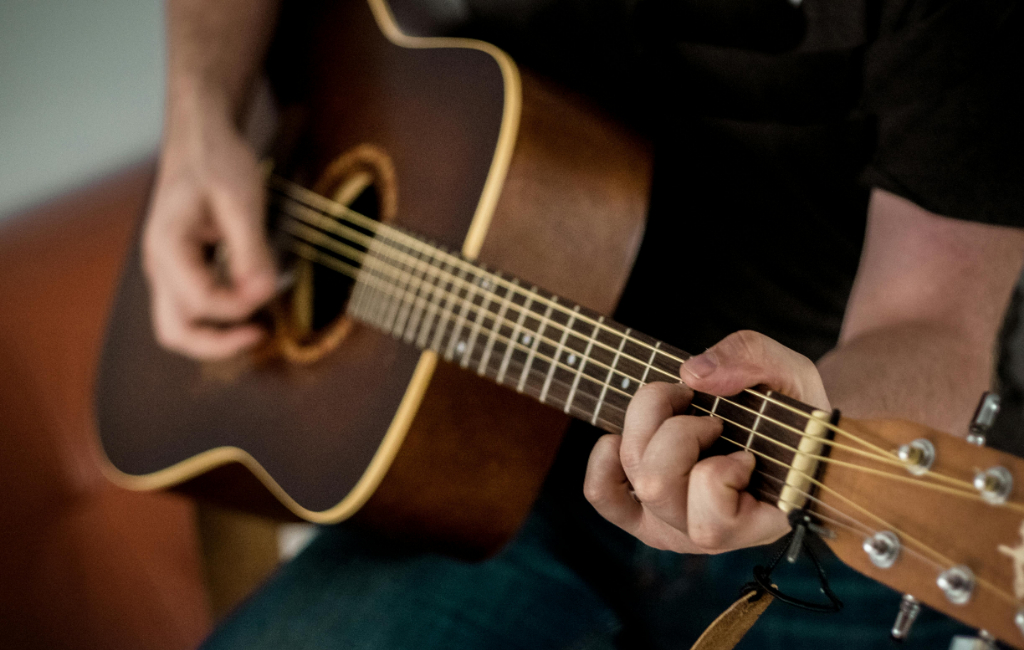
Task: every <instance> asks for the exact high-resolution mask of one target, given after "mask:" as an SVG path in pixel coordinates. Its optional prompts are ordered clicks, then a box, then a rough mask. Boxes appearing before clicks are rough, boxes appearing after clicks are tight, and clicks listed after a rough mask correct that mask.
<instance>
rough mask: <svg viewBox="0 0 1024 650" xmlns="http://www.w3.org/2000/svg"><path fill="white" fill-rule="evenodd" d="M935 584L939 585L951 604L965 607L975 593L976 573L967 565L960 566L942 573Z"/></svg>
mask: <svg viewBox="0 0 1024 650" xmlns="http://www.w3.org/2000/svg"><path fill="white" fill-rule="evenodd" d="M935 584H937V585H939V589H941V590H942V592H943V593H944V594H946V598H947V599H949V602H951V603H953V604H954V605H965V604H967V602H968V601H969V600H970V599H971V595H972V594H973V593H974V584H975V580H974V572H973V571H971V569H970V567H968V566H967V565H964V564H958V565H957V566H955V567H952V568H950V569H946V570H945V571H943V572H942V573H940V574H939V578H938V580H936V581H935Z"/></svg>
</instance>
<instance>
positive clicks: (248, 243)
mask: <svg viewBox="0 0 1024 650" xmlns="http://www.w3.org/2000/svg"><path fill="white" fill-rule="evenodd" d="M218 190H219V191H218ZM212 194H213V195H212V197H211V199H212V203H213V206H212V207H213V211H214V214H215V215H216V216H217V217H219V219H218V221H219V222H220V226H221V231H222V233H223V236H224V240H223V242H222V244H223V245H224V246H225V249H226V251H225V252H226V253H227V256H228V258H227V259H228V268H229V273H230V277H231V283H232V287H233V289H234V290H235V291H237V292H239V294H240V295H241V296H245V297H246V298H247V299H248V301H251V302H252V303H254V304H262V303H264V302H266V301H267V300H269V299H270V298H271V297H272V296H273V294H274V291H275V289H276V284H277V281H276V275H277V270H276V263H275V261H274V256H273V253H272V252H271V250H270V245H269V242H268V241H267V235H266V227H265V226H264V222H263V213H264V210H265V207H264V197H263V192H262V186H261V184H260V182H259V181H258V180H256V182H253V183H239V184H237V185H234V186H233V187H229V188H217V190H215V191H214V192H213V193H212Z"/></svg>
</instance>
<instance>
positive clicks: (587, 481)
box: [583, 434, 643, 534]
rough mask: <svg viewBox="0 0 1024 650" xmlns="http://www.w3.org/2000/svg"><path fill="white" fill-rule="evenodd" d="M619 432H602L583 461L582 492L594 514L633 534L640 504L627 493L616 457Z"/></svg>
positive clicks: (627, 485)
mask: <svg viewBox="0 0 1024 650" xmlns="http://www.w3.org/2000/svg"><path fill="white" fill-rule="evenodd" d="M621 443H622V436H617V435H611V434H609V435H605V436H601V438H600V439H599V440H598V441H597V444H596V445H594V449H593V450H592V451H591V452H590V459H589V460H588V461H587V475H586V478H584V480H583V494H584V496H585V497H586V498H587V501H589V502H590V504H591V505H592V506H594V509H595V510H597V512H598V514H600V515H601V516H602V517H604V518H605V519H607V520H608V521H610V522H612V523H613V524H615V525H616V526H618V527H619V528H622V529H623V530H625V531H626V532H628V533H633V534H635V531H636V530H637V527H638V525H639V524H640V520H641V518H642V516H643V506H641V505H640V503H638V502H637V501H636V499H634V498H633V495H632V494H630V484H629V481H628V480H627V479H626V473H625V472H624V471H623V469H622V463H621V462H620V460H619V450H620V445H621Z"/></svg>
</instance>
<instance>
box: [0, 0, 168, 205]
mask: <svg viewBox="0 0 1024 650" xmlns="http://www.w3.org/2000/svg"><path fill="white" fill-rule="evenodd" d="M163 66H164V45H163V7H162V3H161V2H160V1H159V0H0V217H2V216H4V215H7V214H10V213H12V212H14V211H17V210H19V209H22V208H24V207H27V206H29V205H31V204H33V203H36V202H39V201H41V200H43V199H45V198H46V197H48V196H52V195H53V194H56V193H58V192H61V191H63V190H66V189H69V188H72V187H74V186H76V185H81V184H83V183H86V182H88V181H89V180H91V179H93V178H96V177H99V176H102V175H103V174H105V173H107V172H110V171H112V170H114V169H116V168H118V167H120V166H121V165H124V164H125V163H127V162H130V161H132V160H135V159H137V158H139V157H141V156H144V155H145V154H146V152H148V151H151V150H153V149H155V147H156V146H157V143H158V140H159V137H160V120H161V110H162V106H163V74H164V72H163Z"/></svg>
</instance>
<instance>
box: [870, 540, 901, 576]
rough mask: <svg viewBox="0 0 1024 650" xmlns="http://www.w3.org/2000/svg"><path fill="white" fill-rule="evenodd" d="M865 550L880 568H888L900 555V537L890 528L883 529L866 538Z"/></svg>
mask: <svg viewBox="0 0 1024 650" xmlns="http://www.w3.org/2000/svg"><path fill="white" fill-rule="evenodd" d="M864 552H865V553H867V554H868V559H870V560H871V563H872V564H874V565H875V566H876V567H878V568H879V569H888V568H889V567H891V566H892V565H893V564H895V562H896V558H898V557H899V555H900V538H899V537H897V536H896V533H893V532H892V531H890V530H881V531H879V532H877V533H875V534H874V535H872V536H871V537H868V538H867V539H865V540H864Z"/></svg>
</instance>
